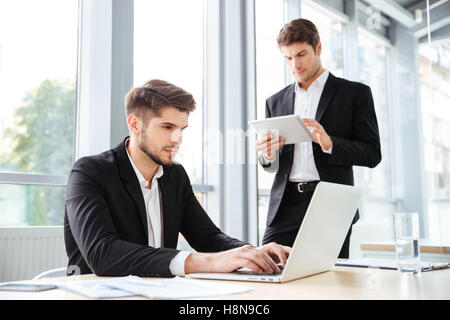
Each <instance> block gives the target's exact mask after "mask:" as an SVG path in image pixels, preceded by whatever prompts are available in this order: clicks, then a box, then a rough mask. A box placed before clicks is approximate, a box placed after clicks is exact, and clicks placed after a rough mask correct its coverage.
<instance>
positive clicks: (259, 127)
mask: <svg viewBox="0 0 450 320" xmlns="http://www.w3.org/2000/svg"><path fill="white" fill-rule="evenodd" d="M248 123H249V125H250V126H251V127H252V128H253V129H255V130H256V132H257V133H258V135H260V136H263V135H266V134H269V133H270V134H272V135H274V136H280V137H281V138H282V139H284V140H285V144H291V143H298V142H309V141H313V140H314V138H313V136H312V134H311V131H309V129H308V128H307V127H306V126H305V124H304V123H303V121H302V119H301V118H300V116H299V115H297V114H291V115H288V116H281V117H273V118H267V119H264V120H253V121H249V122H248Z"/></svg>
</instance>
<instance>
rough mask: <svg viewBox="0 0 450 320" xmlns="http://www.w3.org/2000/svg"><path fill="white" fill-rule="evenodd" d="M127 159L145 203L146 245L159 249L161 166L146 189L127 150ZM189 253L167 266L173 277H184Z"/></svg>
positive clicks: (186, 252)
mask: <svg viewBox="0 0 450 320" xmlns="http://www.w3.org/2000/svg"><path fill="white" fill-rule="evenodd" d="M128 142H129V140H127V141H126V142H125V146H128ZM127 155H128V159H130V163H131V165H132V167H133V170H134V172H135V173H136V177H137V179H138V181H139V185H140V186H141V191H142V196H143V198H144V202H145V211H146V214H147V227H148V228H147V229H148V245H149V246H151V247H154V248H161V244H162V236H163V234H162V225H161V217H162V212H161V202H160V194H159V185H158V178H160V177H161V176H162V175H163V174H164V170H163V167H162V166H159V167H158V170H157V171H156V173H155V175H154V176H153V179H152V184H151V188H150V189H147V186H148V184H149V182H148V181H147V180H145V178H144V176H143V175H142V174H141V172H140V171H139V170H138V168H137V167H136V165H135V164H134V162H133V160H132V159H131V157H130V154H129V153H128V150H127ZM190 254H191V253H190V252H189V251H180V252H179V253H178V254H177V255H176V256H175V257H174V258H173V259H172V260H171V261H170V265H169V270H170V272H171V273H172V275H174V276H184V275H185V271H184V263H185V261H186V259H187V257H188V256H189V255H190Z"/></svg>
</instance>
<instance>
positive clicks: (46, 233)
mask: <svg viewBox="0 0 450 320" xmlns="http://www.w3.org/2000/svg"><path fill="white" fill-rule="evenodd" d="M67 261H68V259H67V255H66V250H65V246H64V230H63V227H62V226H60V227H59V226H58V227H0V282H7V281H16V280H28V279H32V278H33V277H35V276H36V275H38V274H40V273H42V272H44V271H47V270H49V269H55V268H61V267H66V266H67Z"/></svg>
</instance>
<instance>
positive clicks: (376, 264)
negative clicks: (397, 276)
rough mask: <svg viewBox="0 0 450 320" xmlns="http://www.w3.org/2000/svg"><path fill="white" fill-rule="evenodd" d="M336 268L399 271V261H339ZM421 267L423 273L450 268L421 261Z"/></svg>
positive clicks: (447, 265)
mask: <svg viewBox="0 0 450 320" xmlns="http://www.w3.org/2000/svg"><path fill="white" fill-rule="evenodd" d="M335 265H336V266H340V267H341V266H343V267H362V268H379V269H388V270H397V261H396V260H391V259H373V258H360V259H349V260H338V261H336V264H335ZM420 266H421V268H422V271H423V272H425V271H433V270H439V269H446V268H448V267H449V264H448V263H447V262H428V261H421V262H420Z"/></svg>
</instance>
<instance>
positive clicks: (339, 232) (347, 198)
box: [188, 182, 362, 282]
mask: <svg viewBox="0 0 450 320" xmlns="http://www.w3.org/2000/svg"><path fill="white" fill-rule="evenodd" d="M361 195H362V189H361V188H357V187H353V186H347V185H342V184H335V183H328V182H319V183H318V184H317V187H316V189H315V191H314V194H313V196H312V199H311V202H310V203H309V206H308V210H307V211H306V214H305V217H304V219H303V222H302V224H301V227H300V230H299V231H298V233H297V237H296V238H295V242H294V245H293V246H292V249H291V253H290V255H289V258H288V260H287V262H286V266H285V268H284V269H283V270H282V272H281V273H280V274H262V275H259V274H257V273H256V272H252V271H251V270H249V269H247V270H245V269H244V268H242V269H239V270H237V271H234V272H231V273H192V274H189V275H188V276H189V277H190V278H203V279H218V280H240V281H268V282H286V281H290V280H294V279H299V278H303V277H307V276H310V275H313V274H317V273H321V272H325V271H329V270H332V268H333V266H334V263H335V262H336V259H337V257H338V255H339V252H340V250H341V247H342V245H343V243H344V240H345V237H346V236H347V233H348V230H349V228H350V226H351V223H352V220H353V217H354V216H355V213H356V210H357V208H358V204H359V200H360V198H361Z"/></svg>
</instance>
